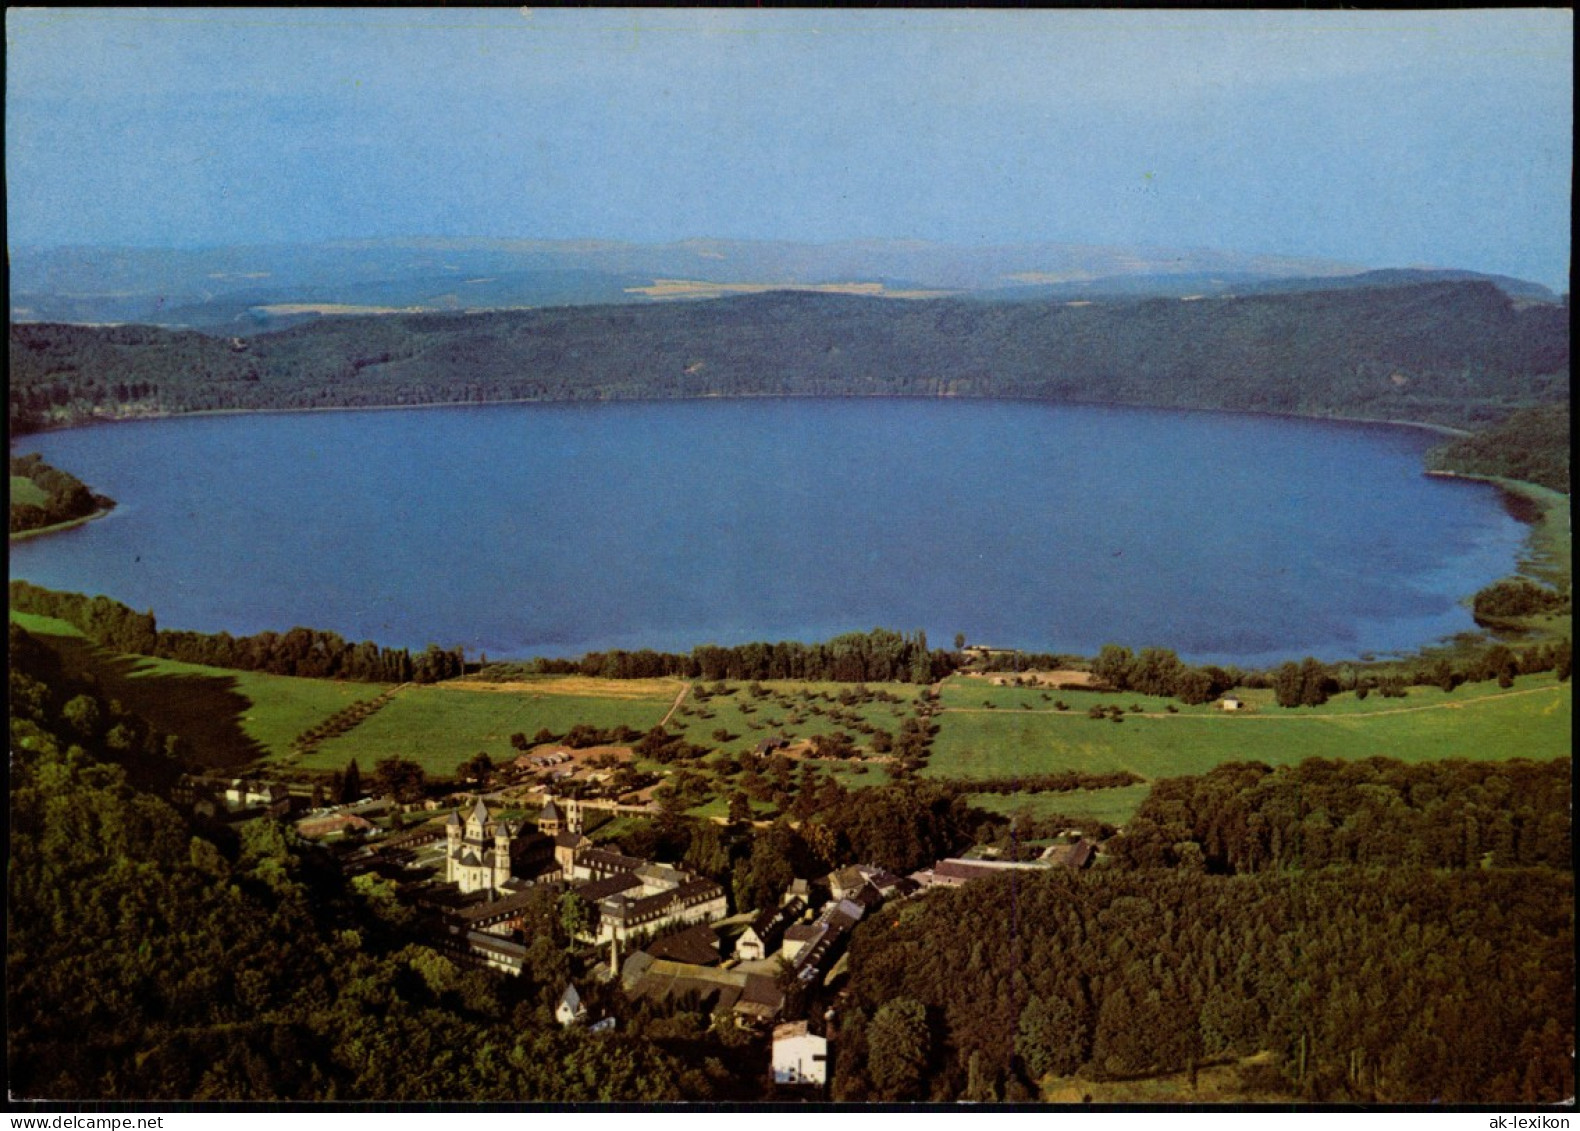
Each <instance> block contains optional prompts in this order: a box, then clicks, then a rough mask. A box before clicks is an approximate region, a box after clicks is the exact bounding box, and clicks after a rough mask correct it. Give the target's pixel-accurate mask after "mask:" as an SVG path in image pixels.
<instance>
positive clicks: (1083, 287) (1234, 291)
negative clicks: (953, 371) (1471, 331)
mask: <svg viewBox="0 0 1580 1131" xmlns="http://www.w3.org/2000/svg"><path fill="white" fill-rule="evenodd" d="M1467 281H1479V282H1487V283H1491V284H1492V285H1493V286H1495V287H1497V288H1498V289H1499V290H1500V291H1502V292H1503V293H1504V294H1506V295H1508V296H1509V297H1510V298H1517V299H1526V300H1530V301H1533V302H1557V301H1558V296H1557V295H1555V294H1553V292H1552V291H1550V290H1548V289H1547V288H1546V287H1544V286H1542V285H1541V284H1540V283H1531V282H1527V281H1526V280H1524V279H1513V278H1510V277H1509V276H1507V275H1483V274H1480V273H1479V272H1476V271H1438V270H1430V269H1427V268H1399V269H1388V270H1384V271H1362V272H1359V273H1358V274H1353V275H1321V276H1315V277H1294V278H1277V279H1270V278H1267V277H1266V276H1263V275H1255V274H1249V273H1245V272H1239V273H1236V272H1217V273H1202V272H1182V273H1178V274H1166V275H1114V276H1107V277H1104V278H1101V279H1085V280H1081V281H1078V282H1067V283H1058V284H1043V285H1023V286H1018V287H1001V288H995V289H993V290H987V291H978V292H974V294H973V296H972V297H974V298H979V299H984V300H988V301H996V302H1003V301H1006V300H1007V301H1024V300H1030V299H1043V300H1046V301H1050V302H1051V301H1065V302H1079V301H1093V302H1101V301H1110V300H1113V299H1120V298H1148V297H1152V298H1206V297H1209V296H1216V295H1250V294H1289V293H1292V292H1295V291H1332V290H1346V289H1354V288H1361V287H1413V286H1417V285H1418V284H1421V283H1445V282H1467Z"/></svg>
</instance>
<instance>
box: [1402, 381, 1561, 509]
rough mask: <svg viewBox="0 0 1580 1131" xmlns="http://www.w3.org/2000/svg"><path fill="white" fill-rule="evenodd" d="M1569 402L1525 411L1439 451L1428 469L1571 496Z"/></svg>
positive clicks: (1429, 459) (1432, 457) (1432, 455)
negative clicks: (1495, 478) (1497, 479)
mask: <svg viewBox="0 0 1580 1131" xmlns="http://www.w3.org/2000/svg"><path fill="white" fill-rule="evenodd" d="M1569 445H1570V436H1569V401H1568V400H1567V399H1565V400H1564V401H1563V402H1562V403H1560V404H1550V405H1540V406H1538V407H1536V408H1528V409H1522V410H1521V411H1519V412H1516V413H1515V414H1514V415H1512V416H1510V417H1509V418H1508V419H1507V420H1505V421H1503V422H1502V423H1500V424H1498V425H1496V426H1495V427H1492V428H1489V429H1487V430H1486V431H1485V432H1480V433H1477V434H1476V435H1474V436H1466V437H1465V438H1463V439H1460V440H1454V441H1453V442H1451V443H1448V444H1445V445H1443V446H1442V447H1441V448H1437V449H1435V450H1434V451H1433V452H1432V453H1431V455H1430V456H1429V457H1428V458H1427V465H1428V466H1429V467H1431V468H1433V469H1434V470H1438V471H1453V472H1456V473H1458V474H1461V475H1493V476H1498V477H1501V478H1504V479H1523V480H1525V481H1526V482H1528V483H1540V484H1541V485H1542V486H1543V487H1551V488H1552V489H1553V490H1554V491H1563V492H1564V493H1565V494H1567V493H1568V491H1569Z"/></svg>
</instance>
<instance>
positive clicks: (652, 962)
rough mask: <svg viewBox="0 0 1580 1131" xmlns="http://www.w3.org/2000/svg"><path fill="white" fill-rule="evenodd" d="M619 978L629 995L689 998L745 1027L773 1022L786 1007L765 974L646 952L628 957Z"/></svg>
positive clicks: (651, 997)
mask: <svg viewBox="0 0 1580 1131" xmlns="http://www.w3.org/2000/svg"><path fill="white" fill-rule="evenodd" d="M620 980H621V983H622V985H623V986H624V988H625V992H626V994H627V995H628V996H629V997H632V998H647V999H648V1000H649V1001H666V1000H679V999H682V998H687V999H690V1000H692V1001H694V1002H697V1003H699V1004H700V1005H702V1006H703V1007H704V1008H707V1009H708V1010H710V1011H717V1010H723V1011H727V1012H728V1013H729V1014H730V1015H731V1016H732V1017H733V1018H734V1019H735V1023H736V1025H738V1026H740V1027H743V1028H755V1027H757V1026H760V1025H766V1024H768V1023H771V1022H772V1021H773V1020H774V1019H775V1018H776V1017H778V1016H779V1014H780V1013H781V1012H783V1010H784V994H783V993H781V992H780V990H779V987H778V986H777V985H775V983H774V980H773V979H772V978H771V977H769V976H768V975H766V974H750V973H744V972H742V971H740V970H720V969H717V968H713V967H708V966H696V965H691V964H689V963H684V962H674V961H670V960H668V959H662V958H654V957H653V956H652V955H651V954H649V953H647V952H646V951H638V952H637V953H635V954H633V955H632V956H631V957H630V958H628V959H626V961H625V964H624V966H622V967H621V974H620Z"/></svg>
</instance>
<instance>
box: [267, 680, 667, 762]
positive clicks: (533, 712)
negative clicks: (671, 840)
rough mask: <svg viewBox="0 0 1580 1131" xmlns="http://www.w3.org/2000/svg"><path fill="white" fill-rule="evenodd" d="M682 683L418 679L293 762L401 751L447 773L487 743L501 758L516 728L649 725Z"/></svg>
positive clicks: (364, 758) (371, 757)
mask: <svg viewBox="0 0 1580 1131" xmlns="http://www.w3.org/2000/svg"><path fill="white" fill-rule="evenodd" d="M644 684H645V685H646V686H643V685H644ZM679 686H680V685H679V684H678V683H676V682H673V681H667V680H652V681H614V680H610V681H603V680H580V679H577V680H542V681H532V682H523V683H517V684H479V683H471V682H465V681H462V682H456V683H447V684H440V685H434V686H418V685H415V684H413V685H408V686H406V687H403V688H402V689H401V690H400V691H399V692H398V693H397V694H396V696H395V698H394V699H392V700H391V701H390V703H389V704H388V705H387V706H385V707H384V708H382V709H381V710H380V711H378V713H376V714H374V715H372V716H371V717H370V718H368V719H367V720H366V721H365V722H363V723H362V724H361V725H359V726H357V727H356V728H354V729H353V730H351V731H349V732H348V733H346V734H344V735H342V736H340V737H339V738H334V739H331V740H330V741H328V742H325V743H324V744H323V745H322V746H320V747H319V748H318V749H317V750H315V751H314V752H313V753H311V754H309V755H307V756H305V757H303V758H300V759H296V760H292V761H291V762H290V763H289V764H290V765H292V766H295V767H298V768H301V769H305V770H338V769H342V768H344V767H345V765H346V763H348V762H349V761H350V760H351V759H353V758H355V759H356V760H357V764H358V765H360V766H361V767H362V768H363V769H364V770H366V769H368V768H369V767H371V766H372V765H373V764H374V763H376V762H377V761H379V760H380V759H381V758H388V757H390V756H392V755H398V756H400V757H402V758H410V759H411V760H412V761H414V762H417V763H418V764H420V765H421V766H422V767H423V769H425V770H426V771H427V772H428V773H429V775H430V776H448V775H450V774H452V773H454V771H455V767H456V766H458V765H460V764H461V763H462V762H464V761H466V760H467V759H468V758H471V757H472V756H473V755H474V754H477V753H478V752H480V751H486V752H487V753H488V755H489V757H491V758H493V759H494V761H496V762H502V761H507V760H509V759H511V758H514V757H515V756H516V754H517V751H516V750H515V749H514V748H513V747H512V746H511V745H510V736H511V735H512V734H515V733H518V732H519V733H522V734H525V735H526V736H527V737H528V738H530V737H532V735H534V734H536V733H537V731H538V730H540V729H542V728H545V727H546V728H547V729H549V730H550V731H552V732H554V733H555V734H563V733H565V732H566V731H568V730H569V729H570V728H571V727H572V726H574V725H576V724H577V723H586V724H588V725H590V726H595V727H599V728H609V727H615V726H621V725H624V726H628V727H631V728H633V729H634V730H639V731H645V730H648V729H649V728H651V727H652V726H653V725H654V724H656V723H657V722H658V721H659V719H661V718H663V717H664V712H666V711H667V710H669V707H670V704H671V703H673V702H674V698H675V693H676V692H677V691H678V689H679Z"/></svg>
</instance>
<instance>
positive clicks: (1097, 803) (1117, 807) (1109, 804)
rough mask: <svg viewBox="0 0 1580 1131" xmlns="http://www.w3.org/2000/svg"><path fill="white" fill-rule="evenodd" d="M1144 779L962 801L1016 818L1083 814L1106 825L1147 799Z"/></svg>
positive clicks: (983, 795)
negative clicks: (1131, 783)
mask: <svg viewBox="0 0 1580 1131" xmlns="http://www.w3.org/2000/svg"><path fill="white" fill-rule="evenodd" d="M1151 790H1152V786H1151V784H1150V783H1148V782H1140V783H1137V784H1136V785H1122V786H1117V787H1115V788H1113V789H1072V790H1069V791H1068V792H1065V793H968V794H966V800H967V801H969V802H970V803H971V804H972V805H975V806H976V807H977V808H978V809H986V810H987V811H988V812H990V813H1002V814H1003V815H1004V816H1006V817H1016V816H1019V815H1020V814H1022V813H1024V814H1027V815H1028V816H1031V817H1034V818H1037V819H1039V820H1040V819H1043V818H1046V817H1051V816H1053V815H1055V814H1058V815H1059V816H1063V817H1085V818H1088V819H1089V820H1093V821H1102V822H1104V823H1106V824H1110V825H1123V824H1124V823H1125V822H1126V821H1128V820H1130V818H1131V817H1133V816H1135V814H1136V810H1137V809H1139V808H1140V807H1141V803H1142V802H1143V801H1145V800H1146V799H1147V794H1148V793H1150V792H1151Z"/></svg>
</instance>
